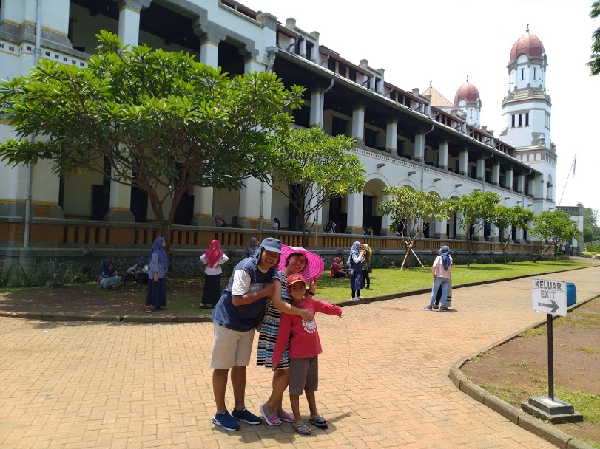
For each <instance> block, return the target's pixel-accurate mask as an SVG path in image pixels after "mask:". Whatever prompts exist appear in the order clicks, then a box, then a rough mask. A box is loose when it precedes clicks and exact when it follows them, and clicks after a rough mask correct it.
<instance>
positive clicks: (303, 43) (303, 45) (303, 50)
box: [300, 39, 306, 58]
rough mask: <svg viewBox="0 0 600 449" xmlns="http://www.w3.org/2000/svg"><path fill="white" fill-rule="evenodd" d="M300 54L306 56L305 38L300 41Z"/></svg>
mask: <svg viewBox="0 0 600 449" xmlns="http://www.w3.org/2000/svg"><path fill="white" fill-rule="evenodd" d="M300 56H302V57H303V58H306V39H302V40H301V41H300Z"/></svg>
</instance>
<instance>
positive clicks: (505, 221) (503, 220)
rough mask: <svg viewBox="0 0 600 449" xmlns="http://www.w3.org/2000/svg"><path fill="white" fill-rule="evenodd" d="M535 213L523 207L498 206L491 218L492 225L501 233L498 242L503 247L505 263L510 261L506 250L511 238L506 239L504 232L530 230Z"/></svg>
mask: <svg viewBox="0 0 600 449" xmlns="http://www.w3.org/2000/svg"><path fill="white" fill-rule="evenodd" d="M533 216H534V214H533V212H532V211H530V210H528V209H524V208H523V207H521V206H514V207H507V206H502V205H497V206H496V208H495V209H494V212H493V214H492V216H491V218H490V221H491V223H493V224H494V225H496V226H497V227H498V230H499V231H500V232H499V233H498V240H499V241H500V244H501V245H502V252H503V254H504V261H505V262H507V261H508V256H507V254H506V248H507V246H508V244H509V242H510V240H511V239H510V238H508V239H505V238H504V232H503V231H504V230H506V231H509V230H510V229H511V228H520V229H524V230H528V229H529V221H530V220H532V219H533Z"/></svg>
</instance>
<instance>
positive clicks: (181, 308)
mask: <svg viewBox="0 0 600 449" xmlns="http://www.w3.org/2000/svg"><path fill="white" fill-rule="evenodd" d="M587 266H594V265H593V264H591V263H590V264H587V263H583V262H576V261H568V260H561V261H543V262H537V263H533V262H514V263H509V264H480V265H478V264H472V265H471V266H470V267H467V266H466V265H454V266H453V267H452V284H453V285H460V284H468V283H472V282H480V281H487V280H493V279H502V278H511V277H516V276H523V275H535V274H543V273H552V272H555V271H563V270H571V269H574V268H580V267H587ZM370 277H371V288H372V290H361V295H362V296H363V297H364V298H370V297H374V296H380V295H390V294H394V293H402V292H408V291H415V290H423V289H430V288H431V282H432V277H431V269H430V268H429V267H427V268H426V269H423V268H412V269H404V270H402V271H401V270H400V269H399V268H376V269H373V272H372V273H371V275H370ZM202 281H203V279H181V278H174V279H172V280H170V281H169V282H168V284H167V289H168V291H167V303H168V308H169V311H170V312H173V313H175V314H177V315H197V316H208V315H210V313H211V310H200V309H198V305H199V304H200V299H201V297H202ZM227 281H228V279H227V278H225V277H222V279H221V283H222V285H223V286H225V284H226V283H227ZM65 288H68V289H73V290H78V289H86V290H87V289H89V290H91V291H93V292H94V293H95V294H99V295H101V296H102V297H103V298H104V299H105V300H108V301H123V300H134V301H140V304H142V303H143V299H144V296H145V290H144V289H143V288H141V289H140V288H138V287H135V286H132V285H129V284H128V285H127V286H124V287H121V288H118V289H116V290H102V289H99V288H98V284H97V283H95V282H93V283H88V284H72V285H68V286H65ZM44 289H45V288H44V287H29V288H24V287H16V288H0V293H7V292H11V291H12V292H16V291H23V290H29V291H40V290H44ZM350 295H351V292H350V280H349V279H333V278H331V277H330V276H329V270H326V271H325V273H323V275H322V276H321V278H319V285H318V290H317V294H316V299H320V300H325V301H329V302H333V303H336V302H342V301H348V300H349V299H350Z"/></svg>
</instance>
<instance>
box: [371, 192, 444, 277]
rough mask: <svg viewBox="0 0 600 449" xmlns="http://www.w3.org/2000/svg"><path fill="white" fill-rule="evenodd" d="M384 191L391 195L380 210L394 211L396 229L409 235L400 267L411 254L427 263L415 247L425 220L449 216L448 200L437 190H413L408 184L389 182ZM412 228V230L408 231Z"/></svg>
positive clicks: (405, 241)
mask: <svg viewBox="0 0 600 449" xmlns="http://www.w3.org/2000/svg"><path fill="white" fill-rule="evenodd" d="M383 195H384V197H387V198H386V199H385V200H384V201H382V202H381V203H380V204H379V205H378V207H377V210H378V211H379V212H380V213H381V214H384V215H388V214H389V215H390V227H391V228H392V229H397V230H399V231H401V232H402V234H404V235H407V236H408V237H406V239H405V240H404V243H405V245H406V254H405V255H404V260H403V261H402V267H401V268H400V269H402V268H404V265H405V263H406V261H407V258H408V256H409V255H410V254H412V255H413V256H414V257H415V258H416V259H417V261H418V262H419V264H420V265H421V267H423V263H422V262H421V260H420V259H419V257H418V256H417V254H416V253H415V252H414V249H413V248H414V245H415V240H416V239H417V238H418V237H419V236H421V235H422V234H423V230H424V229H425V222H429V221H434V220H435V221H442V220H447V219H448V202H447V201H444V200H443V199H442V198H440V197H439V196H438V195H437V194H435V193H433V192H425V191H424V190H413V189H411V188H410V187H407V186H386V187H385V188H384V189H383ZM409 229H410V230H411V231H412V232H408V230H409ZM423 268H424V267H423Z"/></svg>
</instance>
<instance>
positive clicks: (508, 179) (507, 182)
mask: <svg viewBox="0 0 600 449" xmlns="http://www.w3.org/2000/svg"><path fill="white" fill-rule="evenodd" d="M504 187H505V188H506V189H509V190H512V187H513V169H512V168H509V169H508V170H506V173H505V174H504Z"/></svg>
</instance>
